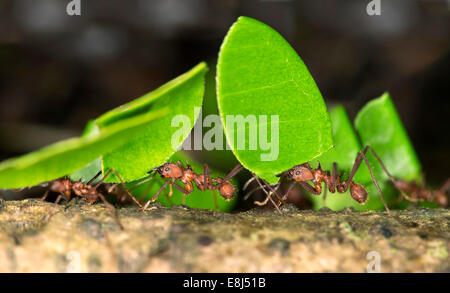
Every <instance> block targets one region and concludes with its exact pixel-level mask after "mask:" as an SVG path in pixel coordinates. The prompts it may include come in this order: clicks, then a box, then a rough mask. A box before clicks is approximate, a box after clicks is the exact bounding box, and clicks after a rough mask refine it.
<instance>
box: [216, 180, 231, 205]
mask: <svg viewBox="0 0 450 293" xmlns="http://www.w3.org/2000/svg"><path fill="white" fill-rule="evenodd" d="M219 193H220V195H221V196H222V197H223V198H225V200H226V201H230V200H231V199H232V198H233V196H234V186H233V184H231V183H230V182H228V181H226V182H224V183H222V185H220V187H219Z"/></svg>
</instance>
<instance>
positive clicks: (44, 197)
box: [41, 189, 50, 201]
mask: <svg viewBox="0 0 450 293" xmlns="http://www.w3.org/2000/svg"><path fill="white" fill-rule="evenodd" d="M49 192H50V189H47V190H46V191H45V193H44V196H43V197H41V200H42V201H44V200H46V199H47V196H48V193H49Z"/></svg>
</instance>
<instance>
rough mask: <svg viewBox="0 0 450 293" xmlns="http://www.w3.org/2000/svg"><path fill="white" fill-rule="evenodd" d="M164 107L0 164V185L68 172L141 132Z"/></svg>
mask: <svg viewBox="0 0 450 293" xmlns="http://www.w3.org/2000/svg"><path fill="white" fill-rule="evenodd" d="M167 112H168V110H167V109H160V110H158V111H155V112H152V113H149V114H144V115H139V116H137V117H133V118H130V119H127V120H124V121H122V122H121V123H117V124H116V125H113V126H111V127H109V128H108V129H105V131H103V132H102V133H101V134H98V135H89V136H86V137H80V138H71V139H67V140H63V141H60V142H57V143H54V144H52V145H49V146H47V147H44V148H42V149H40V150H37V151H35V152H31V153H28V154H26V155H23V156H20V157H18V158H13V159H9V160H6V161H3V162H2V163H0V188H20V187H26V186H33V185H36V184H39V183H41V182H45V181H49V180H53V179H55V178H59V177H62V176H65V175H67V174H70V173H72V172H74V171H76V170H77V169H80V168H81V167H83V166H85V165H86V164H88V163H89V162H92V161H93V160H95V159H96V158H98V157H100V156H102V155H104V154H105V153H107V152H109V151H111V150H113V149H114V148H117V147H119V146H120V145H122V144H124V143H125V142H127V140H129V139H131V138H133V137H134V136H136V135H138V134H139V133H141V132H142V131H143V130H144V129H146V128H148V127H149V125H150V124H152V123H155V122H156V121H157V119H158V118H161V117H163V116H164V115H165V114H167Z"/></svg>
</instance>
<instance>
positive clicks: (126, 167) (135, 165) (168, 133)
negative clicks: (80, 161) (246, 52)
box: [95, 62, 208, 182]
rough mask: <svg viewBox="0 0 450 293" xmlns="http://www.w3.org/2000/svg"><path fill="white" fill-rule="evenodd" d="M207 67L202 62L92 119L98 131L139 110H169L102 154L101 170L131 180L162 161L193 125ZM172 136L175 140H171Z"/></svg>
mask: <svg viewBox="0 0 450 293" xmlns="http://www.w3.org/2000/svg"><path fill="white" fill-rule="evenodd" d="M207 70H208V69H207V65H206V63H204V62H202V63H200V64H198V65H197V66H195V67H194V68H193V69H191V70H190V71H188V72H186V73H184V74H182V75H180V76H179V77H177V78H175V79H174V80H172V81H170V82H168V83H166V84H165V85H163V86H161V87H160V88H158V89H156V90H154V91H152V92H150V93H148V94H146V95H145V96H143V97H141V98H138V99H136V100H134V101H132V102H130V103H128V104H125V105H122V106H120V107H118V108H116V109H114V110H112V111H109V112H108V113H106V114H104V115H102V116H101V117H99V118H98V119H96V120H95V123H96V124H97V125H98V127H99V128H100V132H102V131H104V130H107V129H108V128H109V127H111V126H113V125H115V124H116V123H120V122H121V121H122V120H123V119H126V118H127V117H130V116H131V117H132V116H134V115H136V114H139V113H141V112H147V111H155V110H158V109H161V108H168V109H169V113H168V115H167V116H165V117H163V118H161V119H158V121H155V123H154V124H152V125H151V127H148V128H147V129H143V131H142V132H141V133H140V134H138V135H136V137H135V138H133V139H131V140H130V141H128V142H127V143H126V144H124V145H122V146H121V147H119V148H117V149H116V150H114V151H113V152H110V153H108V154H107V155H105V156H103V159H102V168H103V171H105V170H107V169H110V168H115V169H116V170H117V172H118V173H119V174H120V175H121V177H122V179H124V180H125V181H132V180H136V179H139V178H143V177H145V176H146V175H147V172H148V171H149V170H151V169H153V168H155V167H157V166H160V165H162V164H163V163H165V162H166V161H167V160H168V159H169V158H170V157H171V156H172V155H173V154H174V153H175V152H176V151H177V149H178V148H179V147H180V146H181V145H182V143H183V141H184V140H185V139H186V137H187V136H188V135H189V133H190V132H191V129H192V127H194V124H195V121H196V119H197V117H198V114H199V110H200V109H201V107H202V102H203V94H204V83H205V81H204V78H205V73H206V71H207ZM174 135H176V136H177V139H173V136H174ZM108 182H118V179H117V178H116V177H115V176H111V177H109V178H108Z"/></svg>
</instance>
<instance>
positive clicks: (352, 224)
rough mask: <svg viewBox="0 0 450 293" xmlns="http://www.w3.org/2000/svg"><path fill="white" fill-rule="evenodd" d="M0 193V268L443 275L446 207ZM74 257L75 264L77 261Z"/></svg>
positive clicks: (449, 233) (447, 267)
mask: <svg viewBox="0 0 450 293" xmlns="http://www.w3.org/2000/svg"><path fill="white" fill-rule="evenodd" d="M51 208H52V204H51V203H47V202H42V201H40V200H35V199H30V200H23V201H2V200H0V272H66V271H71V270H72V271H78V270H80V271H81V272H365V271H366V267H367V265H368V264H369V260H367V259H366V255H367V253H368V252H369V251H377V252H378V253H379V254H380V257H381V271H382V272H450V262H449V249H450V247H449V239H450V228H449V222H450V221H449V220H450V212H449V210H442V209H435V210H427V209H412V210H405V211H393V215H394V218H389V217H388V216H386V213H385V212H364V213H360V212H354V211H352V210H346V211H343V212H337V213H336V212H332V211H329V210H321V211H317V212H314V211H299V210H296V209H291V208H289V207H288V208H285V209H284V213H283V214H282V215H280V214H278V213H277V212H273V211H264V212H263V211H259V210H253V211H249V212H245V213H238V214H224V213H218V212H212V211H201V210H193V209H188V208H185V207H174V208H165V207H160V206H153V207H152V209H151V210H149V211H146V212H144V213H141V212H138V211H137V209H136V208H135V207H122V208H118V209H117V212H118V215H119V217H120V219H121V221H122V223H123V225H124V226H125V230H124V231H121V230H120V229H119V227H118V226H117V224H116V223H115V222H114V220H113V219H112V217H111V216H110V214H109V213H108V211H107V210H106V208H105V206H104V205H103V204H95V205H93V206H89V205H87V204H85V203H84V202H83V201H77V200H72V201H70V202H69V203H66V204H61V205H59V206H58V208H57V210H56V214H55V215H54V216H53V217H52V218H51V220H50V221H49V223H47V224H43V218H44V217H45V215H46V214H47V213H48V212H49V210H50V209H51ZM78 260H79V262H78Z"/></svg>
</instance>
